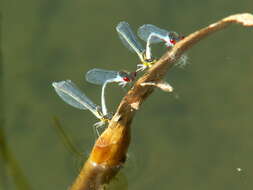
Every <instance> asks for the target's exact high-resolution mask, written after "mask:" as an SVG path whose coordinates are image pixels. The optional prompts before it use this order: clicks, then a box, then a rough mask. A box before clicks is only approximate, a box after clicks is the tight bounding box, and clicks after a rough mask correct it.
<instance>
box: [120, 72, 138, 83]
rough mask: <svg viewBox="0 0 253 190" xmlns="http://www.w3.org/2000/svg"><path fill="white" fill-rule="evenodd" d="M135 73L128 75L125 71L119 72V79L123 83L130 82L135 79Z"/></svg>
mask: <svg viewBox="0 0 253 190" xmlns="http://www.w3.org/2000/svg"><path fill="white" fill-rule="evenodd" d="M134 73H135V72H132V73H129V72H126V71H120V72H119V76H120V77H121V79H122V81H124V82H127V83H128V82H132V81H133V80H134V79H135V75H136V74H134Z"/></svg>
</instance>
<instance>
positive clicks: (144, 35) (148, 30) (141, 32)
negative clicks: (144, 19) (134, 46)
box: [137, 24, 170, 43]
mask: <svg viewBox="0 0 253 190" xmlns="http://www.w3.org/2000/svg"><path fill="white" fill-rule="evenodd" d="M137 33H138V36H139V37H140V38H141V39H142V40H144V41H147V40H148V38H149V36H150V35H151V34H155V35H154V36H153V37H152V38H151V39H150V43H160V42H163V40H162V39H163V38H166V36H168V35H169V33H170V32H168V31H167V30H164V29H161V28H159V27H157V26H155V25H152V24H144V25H142V26H141V27H139V29H138V32H137ZM159 37H161V38H159Z"/></svg>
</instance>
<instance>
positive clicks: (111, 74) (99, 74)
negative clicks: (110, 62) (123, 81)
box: [85, 68, 118, 85]
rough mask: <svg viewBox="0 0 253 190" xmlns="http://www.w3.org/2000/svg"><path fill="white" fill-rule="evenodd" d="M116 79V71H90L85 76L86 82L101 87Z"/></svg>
mask: <svg viewBox="0 0 253 190" xmlns="http://www.w3.org/2000/svg"><path fill="white" fill-rule="evenodd" d="M117 77H118V71H110V70H105V69H97V68H95V69H91V70H89V71H88V72H87V73H86V75H85V78H86V81H88V82H90V83H92V84H98V85H102V84H104V83H105V82H106V81H108V80H113V79H116V78H117Z"/></svg>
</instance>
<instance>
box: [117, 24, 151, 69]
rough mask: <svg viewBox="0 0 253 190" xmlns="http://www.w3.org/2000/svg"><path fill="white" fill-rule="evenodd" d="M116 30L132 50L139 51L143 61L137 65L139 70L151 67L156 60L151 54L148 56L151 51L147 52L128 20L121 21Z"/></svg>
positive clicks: (138, 53)
mask: <svg viewBox="0 0 253 190" xmlns="http://www.w3.org/2000/svg"><path fill="white" fill-rule="evenodd" d="M116 30H117V32H118V34H119V37H120V39H121V41H122V43H123V44H124V45H125V46H126V47H127V48H128V49H129V50H130V51H132V52H135V53H137V55H138V56H139V58H140V60H141V62H142V63H141V64H138V65H137V71H140V70H144V69H145V68H147V67H151V66H152V65H153V64H154V63H155V60H154V59H153V58H152V57H151V56H148V57H147V56H146V55H149V53H147V50H145V49H144V48H143V46H142V45H141V43H140V42H139V41H138V40H137V37H136V36H135V34H134V33H133V31H132V29H131V27H130V25H129V24H128V23H127V22H125V21H123V22H120V23H119V24H118V25H117V26H116Z"/></svg>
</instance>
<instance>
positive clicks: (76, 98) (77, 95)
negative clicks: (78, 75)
mask: <svg viewBox="0 0 253 190" xmlns="http://www.w3.org/2000/svg"><path fill="white" fill-rule="evenodd" d="M52 85H53V87H54V89H55V91H56V93H57V94H58V95H59V96H60V98H61V99H62V100H63V101H64V102H66V103H67V104H69V105H71V106H73V107H75V108H78V109H82V110H86V109H89V110H90V111H91V112H92V113H93V114H94V115H95V116H96V117H97V118H101V115H100V114H99V112H98V108H99V106H97V105H96V104H94V103H93V102H92V101H91V100H90V99H89V98H88V97H87V96H86V95H85V94H84V93H82V92H81V91H80V90H79V89H78V87H77V86H76V85H75V84H74V83H73V82H71V81H70V80H66V81H60V82H53V83H52Z"/></svg>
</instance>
